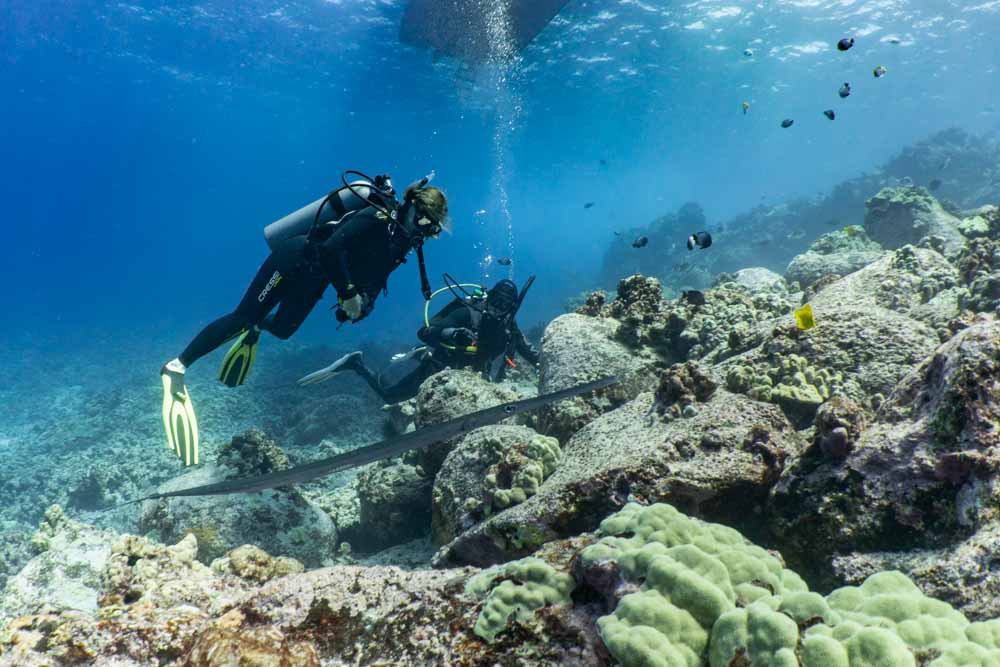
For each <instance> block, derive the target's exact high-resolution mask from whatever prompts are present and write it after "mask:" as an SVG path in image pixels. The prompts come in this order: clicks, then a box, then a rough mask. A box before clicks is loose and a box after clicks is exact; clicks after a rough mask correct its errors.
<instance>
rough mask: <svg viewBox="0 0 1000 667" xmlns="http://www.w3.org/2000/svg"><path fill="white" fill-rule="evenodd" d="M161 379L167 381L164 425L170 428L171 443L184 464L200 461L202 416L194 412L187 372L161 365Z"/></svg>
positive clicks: (164, 387)
mask: <svg viewBox="0 0 1000 667" xmlns="http://www.w3.org/2000/svg"><path fill="white" fill-rule="evenodd" d="M160 379H161V380H162V381H163V428H164V429H166V432H167V446H168V447H170V449H172V450H173V452H174V454H176V455H177V456H178V458H180V459H181V460H182V461H184V465H186V466H190V465H196V464H197V463H198V419H197V417H195V414H194V403H193V402H192V401H191V396H189V395H188V392H187V387H185V386H184V373H183V372H179V371H175V370H171V369H170V368H169V367H168V366H164V367H163V368H161V369H160Z"/></svg>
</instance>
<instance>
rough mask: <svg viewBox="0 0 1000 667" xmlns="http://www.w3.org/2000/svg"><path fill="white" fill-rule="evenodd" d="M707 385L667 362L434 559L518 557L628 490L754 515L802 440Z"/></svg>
mask: <svg viewBox="0 0 1000 667" xmlns="http://www.w3.org/2000/svg"><path fill="white" fill-rule="evenodd" d="M699 378H701V381H699ZM678 386H681V387H686V389H685V390H684V391H678V390H677V387H678ZM712 389H713V387H712V385H711V382H710V381H709V380H708V378H707V377H705V376H704V375H703V374H702V373H701V372H700V371H698V370H697V369H696V368H692V367H690V366H675V367H673V368H671V369H669V370H668V371H667V372H666V377H665V378H664V379H663V380H662V383H661V389H660V390H659V391H658V392H655V393H653V392H650V393H643V394H640V395H639V396H638V397H637V398H636V399H634V400H632V401H630V402H629V403H626V404H625V405H623V406H621V407H620V408H618V409H616V410H614V411H612V412H609V413H606V414H604V415H602V416H600V417H598V418H597V419H595V420H594V421H593V422H591V423H590V424H588V425H587V426H586V427H584V428H583V429H582V430H581V431H579V432H578V433H577V434H576V435H574V436H573V437H572V438H571V439H570V440H569V441H568V442H567V443H566V445H565V446H564V447H563V456H562V459H561V461H560V463H559V465H558V467H556V469H555V471H554V472H553V473H552V475H551V476H550V477H549V478H548V479H546V480H545V481H544V482H543V483H542V484H541V486H540V487H539V488H538V492H537V493H536V494H535V495H533V496H531V497H529V498H527V500H525V502H523V503H521V504H519V505H516V506H514V507H511V508H509V509H507V510H504V511H502V512H499V513H498V514H496V515H494V516H491V517H489V518H487V519H486V520H485V521H484V522H483V523H481V524H479V525H477V526H475V527H473V528H471V529H470V530H467V531H466V532H465V533H463V534H461V535H459V536H458V537H457V538H456V539H455V540H454V541H452V542H451V543H450V544H448V545H447V546H445V547H444V548H443V549H442V550H441V552H439V554H438V562H439V563H445V562H452V563H471V564H479V565H483V564H490V563H495V562H501V561H504V560H508V559H510V558H515V557H519V556H523V555H525V554H528V553H531V551H533V550H534V549H536V548H537V547H538V546H539V545H541V544H542V543H544V542H546V541H550V540H554V539H559V538H562V537H566V536H569V535H573V534H576V533H578V532H580V531H583V530H590V529H593V528H594V527H595V526H596V521H597V520H598V519H599V517H601V516H604V515H606V514H607V513H608V512H611V511H614V510H615V509H616V508H617V507H620V506H621V505H622V504H623V503H625V502H626V501H627V500H628V499H629V498H640V499H645V500H648V501H651V502H652V501H664V502H671V503H675V504H677V505H678V506H679V507H684V508H686V509H687V510H688V511H691V512H694V513H696V514H699V515H702V516H710V517H718V518H725V519H727V520H734V521H745V520H747V519H748V517H749V518H751V520H752V517H753V516H754V510H753V508H754V507H755V506H759V505H762V504H763V503H764V502H765V500H766V498H767V494H768V491H769V489H770V487H771V485H772V484H774V483H775V482H776V481H777V479H778V477H779V475H780V473H781V470H782V468H783V466H784V463H785V460H786V459H787V458H788V457H790V456H792V455H794V454H796V453H797V452H798V450H799V449H800V447H801V444H802V443H801V440H800V438H799V436H798V434H797V433H796V432H795V430H794V429H793V428H792V426H791V424H789V422H788V420H787V419H785V417H784V415H783V414H782V412H781V410H780V409H778V407H777V406H774V405H770V404H768V403H763V402H759V401H754V400H751V399H749V398H746V397H744V396H740V395H734V394H730V393H728V392H726V391H724V390H718V391H712Z"/></svg>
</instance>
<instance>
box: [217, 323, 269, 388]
mask: <svg viewBox="0 0 1000 667" xmlns="http://www.w3.org/2000/svg"><path fill="white" fill-rule="evenodd" d="M258 340H260V329H258V328H257V327H250V328H249V329H247V330H246V331H244V332H243V333H241V334H240V336H239V338H237V339H236V342H235V343H233V346H232V347H231V348H229V352H226V356H225V358H224V359H223V360H222V368H220V369H219V381H220V382H222V384H224V385H226V386H227V387H239V386H240V385H241V384H243V383H244V382H246V381H247V376H248V375H250V369H251V368H253V362H254V361H256V359H257V341H258Z"/></svg>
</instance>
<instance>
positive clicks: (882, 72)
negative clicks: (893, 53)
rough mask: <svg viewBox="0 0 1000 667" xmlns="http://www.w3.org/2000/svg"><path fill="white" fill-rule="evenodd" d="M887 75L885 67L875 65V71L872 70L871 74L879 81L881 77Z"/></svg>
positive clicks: (887, 71)
mask: <svg viewBox="0 0 1000 667" xmlns="http://www.w3.org/2000/svg"><path fill="white" fill-rule="evenodd" d="M888 73H889V70H887V69H886V68H885V65H876V66H875V69H873V70H872V74H874V75H875V78H876V79H881V78H882V77H883V76H885V75H886V74H888Z"/></svg>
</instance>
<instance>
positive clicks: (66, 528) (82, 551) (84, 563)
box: [0, 505, 116, 618]
mask: <svg viewBox="0 0 1000 667" xmlns="http://www.w3.org/2000/svg"><path fill="white" fill-rule="evenodd" d="M115 537H116V535H115V533H114V532H113V531H110V530H100V529H98V528H95V527H93V526H90V525H87V524H81V523H77V522H75V521H71V520H70V519H68V518H67V517H66V515H64V514H63V512H62V509H61V508H60V507H59V506H58V505H53V506H52V507H50V508H49V509H48V510H47V511H46V512H45V520H44V521H43V522H42V524H41V526H40V528H39V530H38V533H36V535H35V537H34V539H33V540H32V542H33V544H34V545H35V548H36V550H38V551H39V552H40V553H38V555H36V556H35V557H34V558H32V559H31V560H30V561H28V563H27V565H25V566H24V568H23V569H22V570H21V571H20V572H19V573H17V574H16V575H15V576H13V577H10V578H9V579H8V580H7V584H6V588H5V590H4V592H3V598H2V599H0V617H3V618H11V617H14V616H23V615H27V614H40V613H51V612H59V611H63V610H75V611H82V612H95V611H97V589H98V588H99V586H100V581H101V573H102V571H103V570H104V566H105V565H106V564H107V562H108V558H109V557H110V556H111V544H112V542H113V541H114V539H115Z"/></svg>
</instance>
